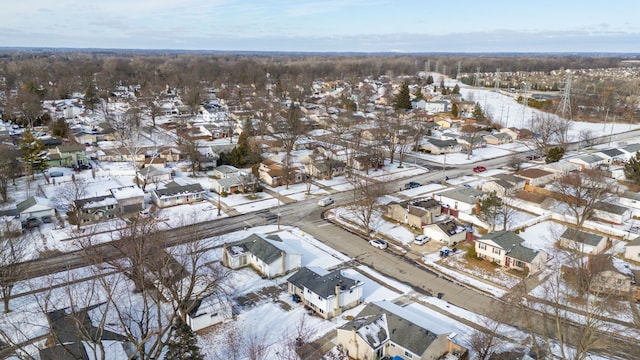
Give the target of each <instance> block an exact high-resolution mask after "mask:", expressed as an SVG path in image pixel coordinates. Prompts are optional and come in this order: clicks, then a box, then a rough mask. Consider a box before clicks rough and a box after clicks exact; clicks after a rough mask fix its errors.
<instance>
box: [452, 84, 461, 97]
mask: <svg viewBox="0 0 640 360" xmlns="http://www.w3.org/2000/svg"><path fill="white" fill-rule="evenodd" d="M451 93H452V94H457V95H459V94H460V86H459V85H458V84H456V86H454V87H453V90H452V91H451Z"/></svg>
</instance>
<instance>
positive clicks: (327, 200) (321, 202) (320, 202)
mask: <svg viewBox="0 0 640 360" xmlns="http://www.w3.org/2000/svg"><path fill="white" fill-rule="evenodd" d="M333 203H334V201H333V199H332V198H330V197H326V198H322V199H320V200H318V205H319V206H329V205H331V204H333Z"/></svg>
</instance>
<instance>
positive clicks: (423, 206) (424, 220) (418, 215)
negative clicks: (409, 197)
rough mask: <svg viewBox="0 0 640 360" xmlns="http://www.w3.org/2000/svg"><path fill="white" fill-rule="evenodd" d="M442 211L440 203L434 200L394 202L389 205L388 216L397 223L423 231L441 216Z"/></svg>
mask: <svg viewBox="0 0 640 360" xmlns="http://www.w3.org/2000/svg"><path fill="white" fill-rule="evenodd" d="M441 209H442V207H441V206H440V202H438V201H436V200H434V199H427V200H420V201H405V202H402V203H399V202H395V201H392V202H390V203H389V204H388V205H387V214H386V215H387V216H388V217H390V218H391V219H393V220H395V221H398V222H401V223H403V224H406V225H409V226H411V227H414V228H418V229H421V228H422V227H423V226H425V225H429V224H431V223H433V220H434V218H435V217H437V216H439V215H440V212H441Z"/></svg>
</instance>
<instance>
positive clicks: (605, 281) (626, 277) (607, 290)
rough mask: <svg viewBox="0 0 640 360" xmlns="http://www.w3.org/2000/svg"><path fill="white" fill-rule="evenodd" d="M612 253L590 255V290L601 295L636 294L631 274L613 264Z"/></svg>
mask: <svg viewBox="0 0 640 360" xmlns="http://www.w3.org/2000/svg"><path fill="white" fill-rule="evenodd" d="M613 261H614V259H613V258H612V256H611V255H610V254H598V255H593V256H590V257H589V262H588V263H587V269H588V271H589V274H588V275H589V276H590V280H591V281H590V282H589V291H591V292H593V293H595V294H599V295H613V296H622V297H628V296H630V295H631V296H634V295H635V293H636V289H635V288H636V286H635V281H634V277H633V276H632V275H631V274H624V273H622V272H620V270H618V268H617V267H616V266H614V264H613Z"/></svg>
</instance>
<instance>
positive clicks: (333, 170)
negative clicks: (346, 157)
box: [304, 158, 347, 179]
mask: <svg viewBox="0 0 640 360" xmlns="http://www.w3.org/2000/svg"><path fill="white" fill-rule="evenodd" d="M346 168H347V165H346V164H345V163H344V162H342V161H340V160H334V159H326V158H316V159H314V160H312V161H310V162H309V163H307V164H305V166H304V171H305V173H306V174H308V175H311V176H312V177H314V178H316V179H331V178H334V177H336V176H341V175H344V173H345V172H346Z"/></svg>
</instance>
